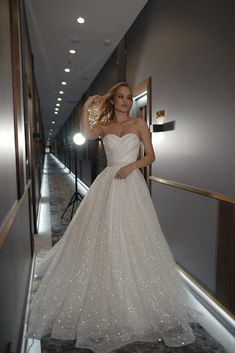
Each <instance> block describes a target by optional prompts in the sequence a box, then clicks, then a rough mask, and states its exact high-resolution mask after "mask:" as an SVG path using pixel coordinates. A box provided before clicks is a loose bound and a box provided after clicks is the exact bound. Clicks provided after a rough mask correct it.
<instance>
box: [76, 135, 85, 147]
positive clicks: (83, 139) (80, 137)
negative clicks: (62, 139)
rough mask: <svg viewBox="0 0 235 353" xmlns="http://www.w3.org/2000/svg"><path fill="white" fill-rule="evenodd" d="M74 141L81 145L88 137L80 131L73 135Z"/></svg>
mask: <svg viewBox="0 0 235 353" xmlns="http://www.w3.org/2000/svg"><path fill="white" fill-rule="evenodd" d="M73 141H74V143H76V145H79V146H80V145H83V144H84V143H85V142H86V139H85V137H84V136H83V135H82V134H81V133H80V132H78V133H77V134H75V135H74V136H73Z"/></svg>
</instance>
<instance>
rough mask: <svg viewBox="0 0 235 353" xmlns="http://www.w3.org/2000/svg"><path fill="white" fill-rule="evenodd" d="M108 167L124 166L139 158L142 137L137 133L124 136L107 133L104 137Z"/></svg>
mask: <svg viewBox="0 0 235 353" xmlns="http://www.w3.org/2000/svg"><path fill="white" fill-rule="evenodd" d="M103 144H104V149H105V154H106V157H107V166H108V167H116V166H117V167H118V166H124V165H126V164H128V163H131V162H134V161H136V159H137V156H138V152H139V146H140V139H139V137H138V136H137V134H135V133H128V134H125V135H123V136H121V137H120V136H117V135H115V134H107V135H105V136H104V137H103Z"/></svg>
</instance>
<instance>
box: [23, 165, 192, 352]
mask: <svg viewBox="0 0 235 353" xmlns="http://www.w3.org/2000/svg"><path fill="white" fill-rule="evenodd" d="M118 169H119V167H107V168H106V169H104V171H103V172H102V173H101V174H100V175H99V176H98V177H97V178H96V180H95V182H94V183H93V185H92V186H91V188H90V190H89V192H88V193H87V194H86V196H85V198H84V200H83V201H82V203H81V204H80V206H79V208H78V210H77V212H76V214H75V215H74V217H73V219H72V221H71V223H70V225H69V226H68V228H67V230H66V232H65V234H64V236H63V237H62V238H61V240H60V241H59V242H58V243H57V244H56V245H55V246H54V247H53V248H52V249H51V250H50V251H49V252H48V253H47V254H46V255H45V256H44V257H41V258H40V256H39V257H38V258H37V266H36V275H37V276H38V278H42V280H41V283H40V285H39V288H38V290H37V292H36V294H35V297H34V299H33V302H32V307H31V312H30V320H29V331H28V333H27V337H32V338H37V339H40V338H42V337H43V336H44V335H48V334H50V335H51V336H52V337H53V338H58V339H69V340H75V341H76V343H75V344H76V347H81V348H82V347H83V348H90V349H91V350H93V352H95V353H107V352H111V351H112V350H113V349H115V348H118V347H121V346H123V345H125V344H127V343H130V342H134V341H137V340H138V341H140V340H143V341H157V340H158V339H163V340H164V342H165V344H166V345H168V346H183V345H187V344H189V343H191V342H193V341H194V339H195V337H194V334H193V332H192V329H191V327H190V326H189V322H190V321H192V316H191V315H192V311H191V310H190V299H189V297H188V294H187V291H186V290H185V288H184V285H183V282H182V280H181V277H180V275H179V274H178V272H177V269H176V264H175V261H174V258H173V256H172V253H171V251H170V249H169V246H168V244H167V242H166V239H165V237H164V235H163V233H162V230H161V227H160V225H159V222H158V218H157V215H156V212H155V209H154V206H153V204H152V200H151V198H150V195H149V191H148V189H147V186H146V183H145V180H144V178H143V176H142V174H141V173H140V171H139V170H135V171H134V172H132V173H131V174H130V175H129V176H128V177H127V178H126V179H124V180H117V179H115V178H114V176H115V174H116V172H117V170H118ZM189 312H190V314H189Z"/></svg>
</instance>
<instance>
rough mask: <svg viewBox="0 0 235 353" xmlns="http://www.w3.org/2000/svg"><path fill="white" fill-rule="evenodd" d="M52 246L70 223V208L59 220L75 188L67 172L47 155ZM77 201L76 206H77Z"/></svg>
mask: <svg viewBox="0 0 235 353" xmlns="http://www.w3.org/2000/svg"><path fill="white" fill-rule="evenodd" d="M45 173H46V174H47V177H48V187H49V200H50V217H51V236H52V246H53V245H55V244H56V242H57V241H58V240H59V239H60V238H61V237H62V235H63V234H64V232H65V230H66V228H67V226H68V225H69V222H70V216H71V211H72V206H70V207H69V208H68V210H67V211H66V213H65V215H64V217H63V218H61V216H62V214H63V212H64V210H65V209H66V207H67V205H68V203H69V201H70V199H71V197H72V196H73V193H74V189H75V186H74V184H73V183H72V182H71V179H70V178H69V177H68V171H67V170H66V169H65V168H63V167H61V166H60V165H59V164H58V163H56V161H55V159H54V158H53V157H52V156H50V155H48V159H47V170H46V171H45ZM79 203H80V202H79V201H78V203H77V205H76V206H78V205H79Z"/></svg>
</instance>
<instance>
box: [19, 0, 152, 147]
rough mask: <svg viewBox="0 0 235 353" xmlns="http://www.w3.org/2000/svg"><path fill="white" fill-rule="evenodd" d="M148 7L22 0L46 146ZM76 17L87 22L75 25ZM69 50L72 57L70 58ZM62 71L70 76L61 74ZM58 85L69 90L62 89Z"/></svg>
mask: <svg viewBox="0 0 235 353" xmlns="http://www.w3.org/2000/svg"><path fill="white" fill-rule="evenodd" d="M146 3H147V0H98V1H96V0H49V1H48V0H25V8H26V16H27V22H28V28H29V35H30V41H31V47H32V51H33V56H34V67H35V75H36V81H37V87H38V93H39V99H40V109H41V114H42V120H43V126H44V133H45V139H46V142H47V143H50V141H51V140H52V139H53V137H54V136H55V135H56V134H57V132H58V130H59V128H60V127H61V126H62V125H63V123H64V121H65V120H66V119H67V118H68V116H69V115H70V113H71V111H72V110H73V108H74V106H75V105H76V104H77V102H79V100H80V99H81V97H82V95H83V94H84V92H85V91H86V90H87V88H88V87H89V86H90V84H91V83H92V81H93V80H94V78H95V77H96V75H97V74H98V72H99V71H100V69H101V68H102V66H103V65H104V64H105V62H106V61H107V59H108V58H109V56H110V55H111V53H112V52H113V51H114V49H115V47H116V46H117V44H118V42H119V41H120V40H121V38H122V37H123V36H124V34H125V33H126V32H127V30H128V29H129V27H130V26H131V25H132V23H133V22H134V20H135V19H136V17H137V16H138V14H139V13H140V12H141V10H142V9H143V7H144V6H145V4H146ZM78 17H83V18H84V19H85V22H84V23H83V24H79V23H78V22H77V18H78ZM70 49H74V50H76V54H70V53H69V50H70ZM65 68H69V69H70V72H68V73H67V72H65V71H64V69H65ZM62 81H66V82H67V85H66V86H63V85H62V84H61V82H62ZM59 91H63V92H64V93H63V94H60V93H59ZM58 98H61V99H62V101H58V100H57V99H58ZM56 104H60V106H56ZM56 107H57V108H58V109H59V110H58V114H55V108H56ZM53 122H54V123H53ZM51 130H52V131H51Z"/></svg>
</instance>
